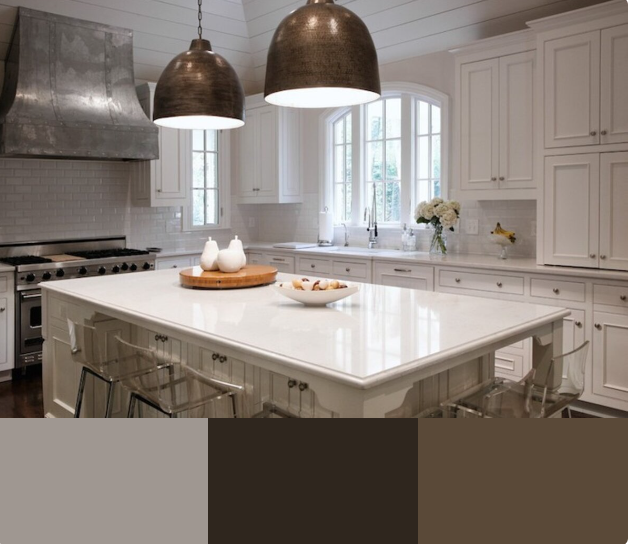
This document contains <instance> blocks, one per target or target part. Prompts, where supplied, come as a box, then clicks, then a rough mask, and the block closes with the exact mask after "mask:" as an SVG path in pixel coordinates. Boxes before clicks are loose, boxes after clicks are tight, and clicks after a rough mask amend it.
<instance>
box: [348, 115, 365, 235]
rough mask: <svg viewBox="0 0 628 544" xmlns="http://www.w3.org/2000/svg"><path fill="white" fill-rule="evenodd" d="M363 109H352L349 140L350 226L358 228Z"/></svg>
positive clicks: (360, 201) (361, 202)
mask: <svg viewBox="0 0 628 544" xmlns="http://www.w3.org/2000/svg"><path fill="white" fill-rule="evenodd" d="M364 111H365V110H364V107H361V106H355V107H354V108H353V109H352V116H351V119H352V129H351V132H352V138H351V150H352V164H353V172H352V179H351V192H352V201H353V202H352V205H351V209H352V214H351V215H352V217H351V224H352V225H355V226H359V225H361V224H362V219H361V215H360V213H361V211H362V204H363V203H364V195H363V190H362V185H363V183H364V172H363V171H364V165H363V156H364V155H365V147H364V146H365V144H364V141H365V138H364V133H363V131H364V130H365V128H364V115H365V113H364Z"/></svg>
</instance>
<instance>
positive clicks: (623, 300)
mask: <svg viewBox="0 0 628 544" xmlns="http://www.w3.org/2000/svg"><path fill="white" fill-rule="evenodd" d="M619 299H620V300H621V301H622V302H626V300H628V297H626V295H622V296H620V297H619ZM2 311H3V312H4V308H3V309H2Z"/></svg>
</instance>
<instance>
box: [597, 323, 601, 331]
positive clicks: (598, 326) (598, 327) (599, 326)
mask: <svg viewBox="0 0 628 544" xmlns="http://www.w3.org/2000/svg"><path fill="white" fill-rule="evenodd" d="M595 328H596V329H597V330H598V331H601V330H602V325H600V324H599V323H596V324H595Z"/></svg>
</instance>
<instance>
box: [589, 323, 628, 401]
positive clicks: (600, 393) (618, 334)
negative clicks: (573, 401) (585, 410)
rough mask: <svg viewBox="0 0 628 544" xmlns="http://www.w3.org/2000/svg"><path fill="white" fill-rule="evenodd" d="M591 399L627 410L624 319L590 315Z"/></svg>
mask: <svg viewBox="0 0 628 544" xmlns="http://www.w3.org/2000/svg"><path fill="white" fill-rule="evenodd" d="M593 321H594V331H593V363H594V364H593V395H594V396H595V398H599V399H601V400H602V402H600V404H604V405H606V406H610V407H612V408H618V409H621V410H627V409H628V357H627V355H626V354H628V315H621V314H610V313H606V312H594V314H593Z"/></svg>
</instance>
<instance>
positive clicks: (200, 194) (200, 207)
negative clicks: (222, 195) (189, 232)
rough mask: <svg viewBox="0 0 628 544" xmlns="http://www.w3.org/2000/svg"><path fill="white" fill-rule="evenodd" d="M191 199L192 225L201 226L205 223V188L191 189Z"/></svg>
mask: <svg viewBox="0 0 628 544" xmlns="http://www.w3.org/2000/svg"><path fill="white" fill-rule="evenodd" d="M192 200H193V202H192V218H193V221H194V226H195V227H199V226H203V225H204V224H205V190H198V189H195V190H194V191H192Z"/></svg>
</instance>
